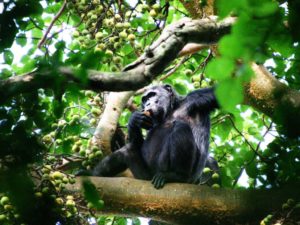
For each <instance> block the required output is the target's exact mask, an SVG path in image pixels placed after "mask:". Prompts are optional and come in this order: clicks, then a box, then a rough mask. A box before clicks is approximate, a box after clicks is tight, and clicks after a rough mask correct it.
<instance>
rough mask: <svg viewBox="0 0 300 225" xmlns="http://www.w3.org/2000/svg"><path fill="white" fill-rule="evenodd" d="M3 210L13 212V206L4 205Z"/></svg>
mask: <svg viewBox="0 0 300 225" xmlns="http://www.w3.org/2000/svg"><path fill="white" fill-rule="evenodd" d="M3 208H4V210H6V211H11V210H13V208H14V207H13V206H12V205H4V207H3Z"/></svg>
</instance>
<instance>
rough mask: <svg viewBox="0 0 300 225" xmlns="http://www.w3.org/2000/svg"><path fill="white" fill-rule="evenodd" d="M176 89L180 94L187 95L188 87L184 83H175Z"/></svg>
mask: <svg viewBox="0 0 300 225" xmlns="http://www.w3.org/2000/svg"><path fill="white" fill-rule="evenodd" d="M174 88H175V90H176V91H177V92H178V93H179V94H180V95H185V94H187V89H186V87H185V86H184V85H183V84H180V83H176V84H175V85H174Z"/></svg>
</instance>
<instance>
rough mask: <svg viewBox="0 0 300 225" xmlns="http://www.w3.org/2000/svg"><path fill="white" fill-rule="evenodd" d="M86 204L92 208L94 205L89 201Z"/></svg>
mask: <svg viewBox="0 0 300 225" xmlns="http://www.w3.org/2000/svg"><path fill="white" fill-rule="evenodd" d="M86 206H87V207H88V208H89V209H93V208H94V205H93V204H92V203H91V202H89V203H88V204H87V205H86Z"/></svg>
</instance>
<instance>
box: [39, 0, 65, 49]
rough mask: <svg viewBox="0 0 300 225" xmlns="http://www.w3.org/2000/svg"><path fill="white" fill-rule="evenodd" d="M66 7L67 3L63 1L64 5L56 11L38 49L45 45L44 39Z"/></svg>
mask: <svg viewBox="0 0 300 225" xmlns="http://www.w3.org/2000/svg"><path fill="white" fill-rule="evenodd" d="M66 6H67V1H66V0H65V1H64V3H63V5H62V6H61V8H60V10H59V11H58V13H57V14H56V15H55V17H54V18H53V20H52V21H51V23H50V25H49V27H48V29H47V30H46V32H45V34H44V36H43V38H42V39H41V40H40V42H39V43H38V48H41V47H42V45H43V44H44V43H45V41H46V39H47V36H48V34H49V32H50V30H51V29H52V27H53V25H54V23H55V21H56V20H58V18H59V17H60V16H61V15H62V13H63V12H64V10H65V8H66Z"/></svg>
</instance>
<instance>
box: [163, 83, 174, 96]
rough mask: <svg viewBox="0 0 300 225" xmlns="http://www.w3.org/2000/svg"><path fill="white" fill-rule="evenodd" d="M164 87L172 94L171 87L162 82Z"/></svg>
mask: <svg viewBox="0 0 300 225" xmlns="http://www.w3.org/2000/svg"><path fill="white" fill-rule="evenodd" d="M163 87H164V89H166V90H167V91H168V92H170V93H171V94H174V91H173V88H172V86H171V85H170V84H164V86H163Z"/></svg>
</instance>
